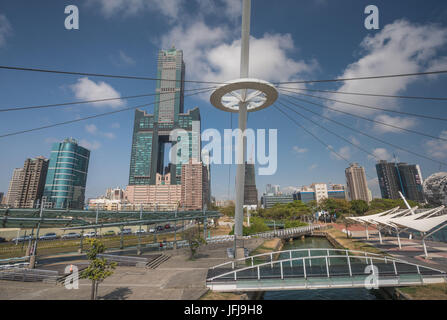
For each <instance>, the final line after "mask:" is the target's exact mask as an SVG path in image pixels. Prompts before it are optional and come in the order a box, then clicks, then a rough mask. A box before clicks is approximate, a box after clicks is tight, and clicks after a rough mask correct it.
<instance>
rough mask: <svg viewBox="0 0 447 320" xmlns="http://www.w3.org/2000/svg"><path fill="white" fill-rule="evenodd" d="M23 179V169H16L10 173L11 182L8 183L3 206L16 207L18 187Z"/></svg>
mask: <svg viewBox="0 0 447 320" xmlns="http://www.w3.org/2000/svg"><path fill="white" fill-rule="evenodd" d="M22 179H23V168H16V169H14V171H13V173H12V177H11V180H10V182H9V188H8V193H7V194H6V198H5V204H6V205H7V206H9V207H12V208H16V207H18V205H19V203H18V197H19V194H20V186H21V183H22Z"/></svg>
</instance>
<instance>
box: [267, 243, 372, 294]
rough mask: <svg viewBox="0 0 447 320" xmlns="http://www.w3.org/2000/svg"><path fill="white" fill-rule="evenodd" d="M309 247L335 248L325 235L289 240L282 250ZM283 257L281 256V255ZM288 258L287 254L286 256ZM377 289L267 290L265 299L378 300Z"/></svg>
mask: <svg viewBox="0 0 447 320" xmlns="http://www.w3.org/2000/svg"><path fill="white" fill-rule="evenodd" d="M307 248H333V246H332V244H331V243H330V242H329V241H328V240H327V239H326V238H323V237H307V238H305V239H304V240H299V239H297V240H294V241H293V242H287V243H286V244H285V245H284V247H283V249H282V250H290V249H307ZM280 258H281V257H280ZM284 258H286V256H285V257H284ZM376 292H377V291H374V290H367V289H357V288H356V289H319V290H296V291H267V292H265V293H264V297H263V299H264V300H378V299H381V297H380V296H376V295H375V294H377V293H376Z"/></svg>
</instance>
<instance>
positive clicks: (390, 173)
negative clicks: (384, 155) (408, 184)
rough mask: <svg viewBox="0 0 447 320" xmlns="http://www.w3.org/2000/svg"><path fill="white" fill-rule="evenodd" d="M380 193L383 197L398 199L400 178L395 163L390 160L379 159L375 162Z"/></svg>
mask: <svg viewBox="0 0 447 320" xmlns="http://www.w3.org/2000/svg"><path fill="white" fill-rule="evenodd" d="M376 171H377V178H378V179H379V187H380V193H381V194H382V198H383V199H399V198H400V196H399V191H401V189H400V185H401V182H400V178H399V174H398V170H396V165H395V164H394V163H392V162H388V161H385V160H380V161H379V162H378V163H377V164H376Z"/></svg>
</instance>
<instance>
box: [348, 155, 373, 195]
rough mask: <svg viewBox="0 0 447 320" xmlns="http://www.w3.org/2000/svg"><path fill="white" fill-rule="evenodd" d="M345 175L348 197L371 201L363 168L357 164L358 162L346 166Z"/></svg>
mask: <svg viewBox="0 0 447 320" xmlns="http://www.w3.org/2000/svg"><path fill="white" fill-rule="evenodd" d="M345 175H346V183H347V187H348V194H349V199H350V200H364V201H366V202H367V203H369V202H371V196H370V190H369V188H368V182H367V180H366V174H365V168H363V167H361V166H359V165H358V163H352V164H351V165H350V166H349V168H346V170H345Z"/></svg>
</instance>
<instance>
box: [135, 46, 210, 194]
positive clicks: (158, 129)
mask: <svg viewBox="0 0 447 320" xmlns="http://www.w3.org/2000/svg"><path fill="white" fill-rule="evenodd" d="M157 76H158V78H160V79H163V80H158V81H157V89H156V92H157V95H156V98H155V101H156V103H155V106H154V114H153V115H152V114H147V113H146V112H144V111H141V110H136V111H135V122H134V130H133V138H132V150H131V159H130V172H129V185H130V186H135V185H155V184H156V175H157V174H161V175H164V174H166V173H168V172H169V173H170V174H171V184H172V185H175V184H180V183H181V173H182V168H181V165H182V164H183V163H188V161H189V159H191V158H194V159H195V160H197V161H200V148H201V146H200V142H201V140H200V111H199V109H198V108H195V109H193V110H190V111H188V112H187V113H183V108H184V106H183V104H184V77H185V64H184V62H183V52H182V50H176V49H175V48H172V49H170V50H160V52H159V54H158V72H157ZM169 80H171V81H169ZM175 129H183V130H185V131H186V132H187V136H183V137H179V138H178V139H177V141H170V137H169V136H170V134H171V132H172V131H173V130H175ZM182 139H184V141H183V142H188V143H189V148H188V149H189V150H184V149H186V148H182V150H180V151H179V153H177V156H178V164H179V165H176V164H174V163H170V164H165V163H164V160H165V154H164V153H165V145H167V144H171V147H173V146H175V145H176V144H178V143H181V142H182V141H181V140H182ZM179 146H180V145H179ZM181 151H184V152H187V153H188V154H187V155H182V154H181Z"/></svg>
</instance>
